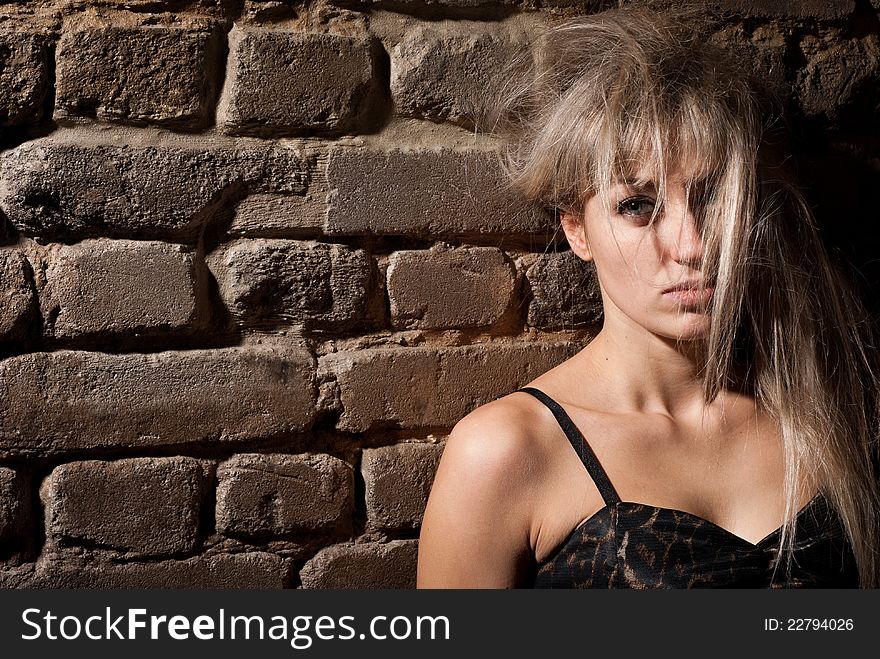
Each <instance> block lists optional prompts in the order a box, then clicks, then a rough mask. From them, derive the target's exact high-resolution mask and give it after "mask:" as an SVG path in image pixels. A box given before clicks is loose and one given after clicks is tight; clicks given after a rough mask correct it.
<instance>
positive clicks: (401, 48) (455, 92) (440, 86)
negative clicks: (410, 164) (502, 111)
mask: <svg viewBox="0 0 880 659" xmlns="http://www.w3.org/2000/svg"><path fill="white" fill-rule="evenodd" d="M526 47H527V46H526V45H525V44H524V43H523V42H522V41H514V40H511V39H510V38H507V37H506V36H503V35H499V34H498V31H497V28H494V31H493V32H484V33H476V34H474V33H471V32H467V31H459V30H456V31H449V30H440V29H436V30H435V29H426V28H423V27H419V28H416V29H415V30H413V31H412V32H410V33H409V34H407V35H406V37H404V38H403V40H402V41H400V42H399V43H398V44H397V45H396V46H395V47H394V49H393V50H392V51H391V97H392V99H393V101H394V106H395V110H396V111H397V113H398V114H401V115H405V116H410V117H420V118H424V119H433V120H445V121H450V122H453V123H456V124H460V125H462V126H467V127H473V126H474V125H475V124H476V123H477V121H478V119H479V117H480V114H481V113H482V112H483V110H484V108H483V104H484V103H485V101H486V99H488V98H491V97H492V93H493V85H495V84H496V81H497V78H496V76H497V74H498V72H499V71H502V70H503V69H504V67H505V65H507V63H508V62H509V61H510V60H511V59H513V58H514V57H515V56H516V55H518V54H519V53H520V52H521V51H522V50H523V48H526Z"/></svg>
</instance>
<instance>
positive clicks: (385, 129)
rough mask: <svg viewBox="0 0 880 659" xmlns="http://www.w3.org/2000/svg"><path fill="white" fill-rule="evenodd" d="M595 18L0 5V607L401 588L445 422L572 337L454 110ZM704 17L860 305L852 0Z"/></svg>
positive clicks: (456, 7)
mask: <svg viewBox="0 0 880 659" xmlns="http://www.w3.org/2000/svg"><path fill="white" fill-rule="evenodd" d="M608 4H610V3H608V2H604V3H603V2H602V1H601V0H598V1H583V2H578V1H576V0H544V1H543V2H533V1H532V0H526V2H523V3H519V2H512V1H510V0H488V1H484V0H432V1H429V2H409V1H408V0H399V1H395V2H390V1H388V2H386V1H385V0H377V1H372V0H363V1H360V0H339V1H338V2H300V3H292V2H286V1H258V0H237V1H234V0H193V1H183V0H178V1H171V2H164V3H161V2H155V1H153V0H129V1H127V2H118V1H115V0H103V1H79V2H69V1H58V2H50V1H47V2H22V1H18V2H16V1H11V2H10V0H0V148H2V153H0V296H2V297H0V586H4V587H21V586H36V587H85V586H97V587H148V586H153V587H263V588H281V587H304V588H322V587H409V586H412V585H413V584H414V580H415V560H416V549H417V537H418V531H419V524H420V521H421V516H422V511H423V509H424V505H425V501H426V498H427V494H428V492H429V489H430V485H431V481H432V478H433V473H434V470H435V468H436V464H437V461H438V459H439V457H440V453H441V451H442V447H443V439H444V437H445V435H446V434H447V433H448V431H449V429H450V428H451V427H452V426H453V425H454V423H455V422H456V421H457V420H458V419H459V418H461V417H462V416H463V415H465V414H466V413H467V412H468V411H470V410H471V409H473V408H474V407H476V406H478V405H480V404H482V403H484V402H487V401H489V400H491V399H493V398H495V397H497V396H499V395H502V394H504V393H508V392H509V391H511V390H512V389H514V388H516V387H518V386H520V385H522V384H524V383H525V382H526V381H528V380H530V379H531V378H533V377H535V376H536V375H538V374H539V373H541V372H543V371H545V370H547V369H548V368H550V367H552V366H553V365H555V364H557V363H559V362H560V361H562V360H563V359H565V358H566V357H568V356H570V355H572V354H574V352H576V351H577V350H578V349H579V348H580V347H582V346H583V345H585V343H586V342H587V341H589V339H590V337H591V336H592V335H594V333H595V330H596V329H597V326H598V325H599V324H600V323H601V306H600V300H599V297H598V291H597V287H596V282H595V280H594V277H593V273H592V271H591V270H590V269H589V268H588V267H586V266H585V265H584V264H583V263H582V262H580V261H579V260H577V259H575V258H573V257H572V256H571V254H570V253H569V252H567V251H566V250H565V246H564V244H561V242H560V240H559V238H560V236H559V234H558V233H557V232H555V231H554V227H553V223H552V220H551V218H550V217H548V215H547V214H546V213H545V212H544V211H543V210H542V209H539V208H535V207H530V206H528V205H526V204H524V203H522V202H521V201H520V200H518V199H516V198H514V197H513V196H511V195H510V194H509V193H507V192H506V191H505V188H504V185H503V182H502V180H501V178H500V173H499V171H498V168H497V165H496V163H495V160H494V152H495V150H496V148H497V144H495V143H494V142H493V141H492V140H491V139H489V138H488V137H487V136H484V135H480V134H476V133H475V132H474V130H473V119H472V118H473V113H474V110H475V108H477V107H479V104H480V103H481V102H482V100H483V99H484V98H485V92H486V89H487V86H488V85H490V84H491V80H492V74H493V73H494V72H496V71H497V70H498V69H499V67H500V66H501V65H503V63H504V62H505V61H507V60H508V59H509V58H510V56H511V55H512V54H513V53H517V52H520V51H521V50H522V49H527V48H529V47H530V46H529V43H530V39H531V38H532V37H533V36H534V35H535V34H536V33H537V30H539V29H540V28H541V27H542V26H543V25H545V24H546V23H547V22H548V21H551V20H554V19H556V18H558V17H560V16H567V15H573V14H577V13H583V12H589V11H595V10H598V9H600V8H601V7H602V6H603V5H605V6H607V5H608ZM713 6H714V7H716V8H717V10H718V11H723V12H726V14H725V15H726V17H727V18H726V21H725V23H724V27H723V29H721V30H720V31H719V32H718V34H717V35H716V36H717V38H718V39H719V40H721V41H722V42H724V43H726V44H728V45H729V47H730V48H732V49H734V50H735V51H736V52H737V53H738V54H739V55H740V56H741V57H742V58H743V62H744V66H752V67H757V69H758V70H759V71H761V72H762V73H763V74H764V75H765V77H766V79H767V80H768V81H769V82H770V83H771V84H772V85H774V86H776V87H777V88H778V89H779V90H781V91H782V92H783V94H784V95H785V96H786V98H787V99H788V104H789V107H790V112H791V116H792V119H793V124H794V128H795V132H796V134H797V135H798V137H799V142H798V144H799V147H798V148H799V150H800V151H801V153H800V154H799V155H800V156H801V160H802V162H803V163H804V165H803V172H802V174H803V176H804V180H805V181H806V185H807V191H808V194H809V195H810V196H811V200H812V202H813V203H814V204H815V205H816V207H817V209H818V210H819V212H820V217H821V219H822V221H823V223H824V226H825V230H826V232H827V234H828V236H829V241H831V243H832V247H834V249H835V250H836V252H835V253H837V254H839V255H840V256H842V257H844V258H845V259H848V260H849V261H852V262H855V263H856V264H858V265H863V266H864V268H863V269H864V272H865V273H866V274H865V276H864V278H863V283H865V284H866V286H867V287H868V290H869V291H871V290H873V289H872V286H873V282H874V280H875V279H876V277H875V272H876V271H875V270H872V269H871V267H870V264H869V262H870V261H871V256H872V255H873V254H875V253H877V250H876V247H877V246H876V244H874V243H873V242H872V241H871V240H870V239H869V238H868V237H867V236H869V235H870V234H866V233H865V231H866V229H865V227H866V226H867V225H872V224H873V220H874V219H878V218H877V215H878V211H877V210H876V209H875V208H874V207H873V206H872V204H871V203H870V202H871V201H872V200H873V197H872V196H871V195H872V194H873V189H874V188H875V187H876V184H877V183H878V182H880V180H878V179H880V176H878V168H880V162H878V159H877V151H876V147H877V144H878V142H877V140H878V137H877V134H876V128H875V124H874V122H875V121H876V120H877V109H878V105H880V92H878V84H877V83H878V78H880V60H878V58H880V41H878V32H880V28H878V24H880V22H878V18H877V15H876V13H877V10H878V6H880V3H878V2H876V1H875V2H874V3H873V5H872V4H871V3H870V2H867V1H863V0H834V1H826V0H823V1H821V2H819V1H817V0H797V1H791V2H782V1H778V0H768V1H765V2H762V1H760V0H716V2H715V3H714V5H713ZM866 203H867V206H865V204H866ZM859 231H861V232H862V233H863V234H864V235H861V234H860V233H859ZM872 299H875V298H872Z"/></svg>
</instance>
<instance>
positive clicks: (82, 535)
mask: <svg viewBox="0 0 880 659" xmlns="http://www.w3.org/2000/svg"><path fill="white" fill-rule="evenodd" d="M205 481H206V479H205V474H204V473H203V470H202V466H201V465H200V464H199V462H198V461H197V460H195V459H193V458H187V457H173V458H130V459H125V460H115V461H112V462H105V461H102V460H85V461H82V462H72V463H69V464H65V465H61V466H59V467H56V468H55V469H54V470H53V471H52V473H51V474H50V475H49V477H48V479H47V480H46V482H45V483H44V485H43V487H42V488H41V496H42V498H43V505H44V506H45V509H46V527H47V531H48V533H49V534H50V535H51V537H52V538H53V539H54V540H55V541H58V542H61V543H63V544H72V545H86V546H88V547H99V548H106V549H116V550H119V551H124V552H130V553H131V554H132V555H137V556H173V555H176V554H186V553H191V552H193V551H195V550H196V549H197V547H198V543H199V510H200V508H201V503H202V498H203V496H204V490H205V488H206V482H205Z"/></svg>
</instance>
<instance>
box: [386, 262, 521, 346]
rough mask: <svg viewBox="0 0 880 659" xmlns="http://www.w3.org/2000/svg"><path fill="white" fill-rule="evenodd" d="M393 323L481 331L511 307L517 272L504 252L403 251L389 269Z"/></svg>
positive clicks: (388, 284)
mask: <svg viewBox="0 0 880 659" xmlns="http://www.w3.org/2000/svg"><path fill="white" fill-rule="evenodd" d="M386 278H387V287H388V298H389V300H390V302H391V320H392V322H393V323H394V324H395V326H397V327H405V328H421V329H431V328H433V329H441V328H450V327H462V328H463V327H481V326H485V325H492V324H493V323H495V322H497V321H498V320H499V319H500V318H501V317H502V316H503V315H504V312H505V311H506V310H507V308H508V306H509V305H510V301H511V298H512V297H513V292H514V288H515V284H516V269H515V268H514V266H513V263H511V262H510V261H509V260H508V259H507V258H506V257H505V255H504V252H502V251H501V250H500V249H496V248H494V247H463V248H459V249H431V250H403V251H399V252H394V253H393V254H392V255H391V257H390V258H389V264H388V270H387V271H386Z"/></svg>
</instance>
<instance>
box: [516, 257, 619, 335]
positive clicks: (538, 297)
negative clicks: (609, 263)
mask: <svg viewBox="0 0 880 659" xmlns="http://www.w3.org/2000/svg"><path fill="white" fill-rule="evenodd" d="M526 279H527V280H528V282H529V286H530V287H531V289H532V298H531V301H530V302H529V314H528V320H527V322H528V324H529V325H531V326H532V327H540V328H542V329H553V328H557V329H558V328H563V329H564V328H571V327H582V326H585V325H596V324H599V323H601V322H602V295H601V292H600V291H599V280H598V279H597V278H596V269H595V267H593V264H592V263H588V262H586V261H584V260H583V259H581V258H578V257H577V256H576V255H575V254H574V253H573V252H571V251H565V252H559V253H558V254H542V255H541V256H540V257H538V259H537V261H535V263H534V264H533V265H532V266H531V267H530V268H529V269H528V270H526Z"/></svg>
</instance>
